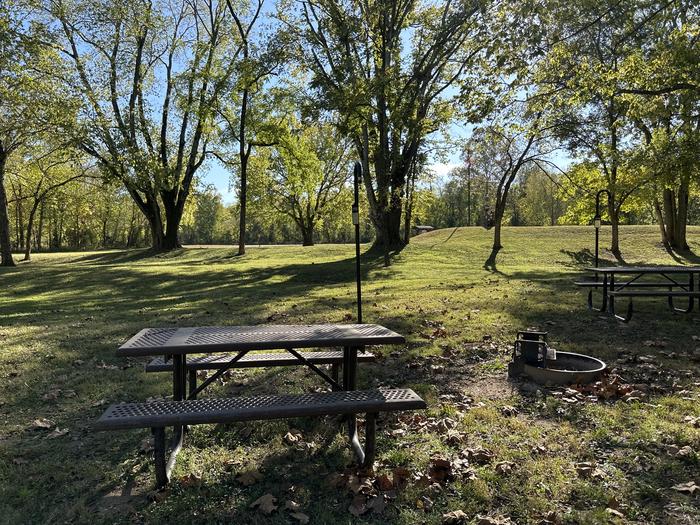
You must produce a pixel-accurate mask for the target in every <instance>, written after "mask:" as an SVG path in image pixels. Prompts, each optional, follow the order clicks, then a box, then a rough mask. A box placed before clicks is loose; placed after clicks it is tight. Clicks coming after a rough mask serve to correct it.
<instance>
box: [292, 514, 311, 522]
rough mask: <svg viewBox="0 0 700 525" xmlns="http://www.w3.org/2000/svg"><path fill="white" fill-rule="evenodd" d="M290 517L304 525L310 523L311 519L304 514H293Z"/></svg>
mask: <svg viewBox="0 0 700 525" xmlns="http://www.w3.org/2000/svg"><path fill="white" fill-rule="evenodd" d="M290 516H291V517H292V518H294V519H295V520H297V521H298V522H299V523H301V524H302V525H306V524H307V523H309V519H310V518H309V517H308V516H307V515H306V514H304V513H303V512H292V513H291V514H290Z"/></svg>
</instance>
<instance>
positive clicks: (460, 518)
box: [442, 510, 469, 525]
mask: <svg viewBox="0 0 700 525" xmlns="http://www.w3.org/2000/svg"><path fill="white" fill-rule="evenodd" d="M468 518H469V516H467V514H466V513H465V512H464V511H463V510H453V511H452V512H448V513H446V514H443V515H442V523H443V525H462V524H463V523H467V520H468Z"/></svg>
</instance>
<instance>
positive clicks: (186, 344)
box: [97, 324, 426, 486]
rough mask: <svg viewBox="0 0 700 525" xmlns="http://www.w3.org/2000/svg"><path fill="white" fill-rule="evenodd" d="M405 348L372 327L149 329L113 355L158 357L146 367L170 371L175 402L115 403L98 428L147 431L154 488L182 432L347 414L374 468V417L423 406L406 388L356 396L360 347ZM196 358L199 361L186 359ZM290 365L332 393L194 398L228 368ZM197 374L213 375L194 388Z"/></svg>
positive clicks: (359, 450)
mask: <svg viewBox="0 0 700 525" xmlns="http://www.w3.org/2000/svg"><path fill="white" fill-rule="evenodd" d="M404 342H405V339H404V337H403V336H402V335H400V334H398V333H396V332H394V331H392V330H389V329H388V328H384V327H383V326H379V325H374V324H324V325H261V326H225V327H221V326H219V327H216V326H213V327H191V328H147V329H144V330H141V331H140V332H138V333H137V334H136V335H134V336H133V337H132V338H131V339H129V340H128V341H127V342H126V343H124V344H123V345H122V346H121V347H120V348H119V349H118V350H117V355H119V356H122V357H130V356H158V357H156V359H154V360H153V361H151V362H150V363H149V364H148V365H147V366H146V371H147V372H159V371H160V372H163V371H171V372H172V376H173V399H172V401H157V402H151V403H119V404H114V405H111V406H110V407H109V408H108V409H107V410H106V412H105V413H104V414H103V415H102V417H100V419H99V421H98V422H97V426H98V428H101V429H103V430H118V429H130V428H144V427H145V428H149V427H150V428H151V429H152V431H153V435H154V455H155V463H156V481H157V484H158V486H163V485H165V484H166V483H167V482H168V481H169V478H170V473H171V471H172V468H173V466H174V464H175V457H176V456H177V454H178V452H179V451H180V449H181V447H182V445H183V440H184V436H185V430H186V426H187V425H193V424H201V423H226V422H232V421H251V420H263V419H277V418H289V417H302V416H318V415H335V414H344V415H346V417H347V422H348V430H349V438H350V445H351V448H352V449H353V451H354V452H355V455H356V456H357V459H358V461H359V462H360V463H361V464H365V465H368V464H369V465H371V463H372V462H373V460H374V449H375V432H376V430H375V428H376V427H375V417H376V415H377V413H378V412H385V411H398V410H412V409H420V408H425V406H426V404H425V402H424V401H423V400H422V399H421V398H420V397H419V396H418V395H416V393H415V392H413V391H412V390H410V389H375V390H357V389H356V383H357V365H358V362H360V361H363V360H371V359H372V358H373V357H374V356H372V355H371V354H369V353H367V352H365V351H364V347H365V346H370V345H384V344H399V343H404ZM330 347H342V352H338V351H336V352H329V351H325V352H318V351H316V352H302V351H299V349H302V348H330ZM261 350H285V351H286V352H287V354H285V353H284V352H281V353H280V352H276V353H264V354H261V353H252V352H255V351H261ZM212 352H231V355H215V356H212V355H208V354H210V353H212ZM193 354H199V355H198V357H194V358H192V359H190V360H188V356H191V355H193ZM202 354H204V355H202ZM358 355H359V356H358ZM289 365H305V366H307V367H308V368H310V369H311V370H312V371H313V372H315V373H316V374H317V375H319V376H320V377H321V378H322V379H323V380H324V381H325V382H326V383H328V384H329V385H330V386H331V387H332V391H331V392H313V393H307V394H281V395H264V396H250V397H244V396H237V397H232V398H224V399H211V398H207V399H198V395H199V394H200V393H201V392H202V391H203V390H204V389H205V388H206V387H207V386H209V385H211V384H212V383H213V382H214V381H216V380H217V379H218V378H220V377H221V376H222V375H223V374H224V373H225V372H226V371H227V370H230V369H232V368H242V367H264V366H289ZM323 365H331V366H332V367H333V368H332V372H331V375H328V374H327V373H326V372H325V371H324V370H322V369H321V368H320V366H323ZM339 365H342V374H343V377H342V381H340V380H339V379H338V366H339ZM197 370H216V371H215V372H214V373H213V374H212V375H211V376H209V377H208V378H207V379H206V380H204V381H203V382H202V383H201V384H199V385H197V380H196V378H197V376H196V372H197ZM188 374H189V381H188ZM188 382H189V392H188V391H187V390H188V388H187V386H188ZM357 413H365V414H366V417H365V447H364V449H363V447H362V446H361V445H360V442H359V437H358V433H357V420H356V414H357ZM167 426H172V427H173V435H174V437H173V441H172V446H171V453H170V456H169V457H167V454H166V445H165V432H164V429H165V427H167Z"/></svg>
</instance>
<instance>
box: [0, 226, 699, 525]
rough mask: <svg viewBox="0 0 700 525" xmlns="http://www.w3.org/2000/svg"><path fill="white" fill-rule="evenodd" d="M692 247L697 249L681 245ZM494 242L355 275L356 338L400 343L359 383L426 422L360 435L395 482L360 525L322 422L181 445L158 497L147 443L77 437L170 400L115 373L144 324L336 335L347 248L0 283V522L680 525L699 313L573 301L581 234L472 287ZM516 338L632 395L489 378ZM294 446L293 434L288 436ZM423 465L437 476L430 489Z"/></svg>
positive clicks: (467, 236)
mask: <svg viewBox="0 0 700 525" xmlns="http://www.w3.org/2000/svg"><path fill="white" fill-rule="evenodd" d="M689 237H690V240H691V246H692V247H693V248H694V249H695V250H696V251H698V252H700V242H698V241H700V228H696V227H693V228H690V230H689ZM490 240H491V238H490V232H486V231H485V230H483V229H480V228H459V229H450V230H439V231H434V232H431V233H429V234H424V235H421V236H419V237H416V238H414V239H413V240H412V242H411V244H410V245H409V246H408V247H407V248H406V249H405V250H403V251H402V252H401V253H400V254H398V255H396V257H395V262H394V264H393V265H392V266H391V267H390V268H384V267H383V266H382V259H381V257H380V256H377V255H374V254H372V253H369V252H366V253H365V254H364V255H363V279H364V294H365V295H364V302H363V303H364V308H365V321H366V322H376V323H380V324H384V325H386V326H388V327H390V328H392V329H395V330H397V331H399V332H401V333H403V334H405V335H406V336H407V338H408V340H409V343H408V344H407V345H405V346H403V347H399V348H389V347H386V348H379V349H377V353H378V354H379V356H380V359H379V360H378V361H377V362H376V363H373V364H370V365H367V366H365V365H363V366H362V367H361V371H360V378H359V381H360V386H366V387H372V386H377V385H391V386H408V387H411V388H414V389H415V390H416V391H418V392H419V393H420V394H422V395H423V396H425V398H426V399H427V400H428V401H429V405H430V409H429V411H428V412H426V413H425V414H422V415H419V416H418V417H417V418H414V419H406V418H402V419H399V418H397V417H396V416H388V417H385V418H383V419H382V420H381V421H380V425H379V434H378V462H377V465H376V468H375V471H376V472H375V476H376V477H381V476H382V475H383V474H387V475H388V476H389V477H391V475H392V472H394V471H395V469H397V468H399V467H403V468H405V469H407V470H408V471H409V472H410V479H409V481H408V483H407V486H406V487H404V488H402V489H401V490H398V491H396V493H395V494H394V493H390V494H389V495H390V496H392V497H391V498H390V499H388V500H387V501H388V506H387V508H386V509H385V510H384V511H383V512H382V513H377V512H376V511H368V512H366V513H365V514H363V516H362V517H361V518H355V517H354V516H353V515H352V514H351V513H350V512H349V511H348V507H349V506H350V505H351V503H352V501H353V492H352V490H350V489H348V488H346V487H336V486H335V485H333V484H331V483H329V481H328V480H329V477H332V476H333V474H334V473H342V472H344V469H345V468H346V467H347V466H349V465H350V463H351V456H350V453H349V451H348V450H347V448H346V446H345V438H344V436H343V433H342V432H341V431H340V428H341V427H340V426H339V425H338V424H337V422H335V421H332V420H328V419H326V420H321V419H311V420H306V419H302V420H292V421H275V422H265V423H255V424H236V425H227V426H226V427H215V426H208V427H197V428H195V429H194V430H193V431H192V432H191V433H190V434H189V435H188V441H187V445H186V447H185V449H184V451H183V453H181V455H180V457H179V459H178V465H177V468H176V471H175V481H174V483H172V486H171V488H170V489H169V490H168V491H167V492H166V493H162V494H155V495H154V494H151V493H150V491H151V488H152V483H153V472H152V462H151V460H150V457H149V453H148V450H147V449H148V447H147V441H148V439H147V438H148V437H149V432H148V431H146V430H144V431H129V432H121V433H95V432H92V431H91V429H90V424H91V422H92V421H94V420H95V419H96V418H97V417H98V416H99V414H100V413H101V411H102V410H103V409H104V406H105V404H107V403H111V402H117V401H131V400H134V401H136V400H144V399H146V398H148V397H157V396H163V395H167V393H168V392H169V391H170V386H169V378H168V377H167V376H163V375H158V374H149V375H148V376H147V375H146V374H145V373H144V372H143V368H142V361H139V360H136V359H134V360H128V361H123V360H120V359H118V358H116V356H115V355H114V351H115V349H116V348H117V347H118V346H119V345H120V344H121V343H122V342H123V341H124V340H126V339H127V338H128V337H129V336H131V335H132V334H134V333H135V332H136V331H137V330H139V329H141V328H143V327H147V326H170V325H179V326H193V325H213V324H260V323H271V322H275V323H317V322H347V321H348V320H349V319H351V318H352V316H353V315H354V312H355V310H354V299H355V292H354V273H353V272H354V270H353V268H354V267H353V259H352V257H353V253H354V250H353V247H352V246H349V245H324V246H316V247H310V248H304V247H300V246H294V247H274V248H255V247H252V248H251V249H250V252H249V254H248V255H246V256H245V257H242V258H239V257H236V256H235V255H234V254H235V251H234V249H226V248H212V249H207V248H204V249H185V250H180V251H177V252H174V253H170V254H166V255H159V256H152V255H150V254H149V253H147V252H144V251H138V250H136V251H126V252H124V251H106V252H93V253H62V254H38V255H36V256H35V261H32V262H31V263H28V264H20V265H19V266H18V267H17V268H15V269H9V270H8V269H0V345H2V352H1V353H0V378H2V379H3V382H2V396H1V397H0V421H2V425H0V522H3V521H4V522H7V523H42V522H63V521H69V522H78V523H85V522H98V523H99V522H105V523H112V522H141V521H145V522H152V523H162V522H169V523H174V522H182V523H200V522H201V523H210V522H234V523H293V522H295V521H294V519H293V518H292V517H291V514H290V511H288V510H287V511H285V510H283V508H282V507H283V506H284V503H285V501H287V500H293V501H295V502H296V503H298V504H299V505H300V508H301V510H302V512H304V513H305V514H307V515H308V516H310V517H311V521H310V522H311V523H351V522H354V521H355V520H356V519H357V520H359V521H360V522H363V521H366V522H369V523H404V524H413V523H423V522H425V523H441V522H442V516H443V514H445V513H447V512H449V511H452V510H457V509H460V510H463V511H464V512H465V513H466V514H467V515H468V516H469V518H470V519H474V520H476V516H477V515H481V516H492V517H494V518H499V517H510V518H511V519H512V521H513V522H514V523H605V522H608V521H613V522H615V521H617V522H620V523H697V522H698V520H700V503H699V502H698V497H697V495H696V496H694V497H693V496H689V495H686V494H683V493H682V492H679V491H677V490H674V489H672V487H673V486H674V485H677V484H679V483H686V482H689V481H695V482H697V483H700V478H699V477H698V471H699V466H700V459H699V456H698V451H700V429H698V428H697V426H696V425H697V423H696V422H698V421H700V419H693V418H700V404H699V403H698V398H699V396H700V383H698V379H697V377H698V371H700V366H699V363H698V359H697V355H698V353H697V350H696V345H697V343H696V338H697V337H698V336H700V330H699V329H698V319H699V318H700V312H696V313H694V314H691V315H675V314H672V313H671V312H669V311H668V309H667V308H666V307H665V305H664V304H663V303H662V301H661V300H656V301H654V300H650V301H645V302H640V304H639V305H638V306H637V304H636V303H635V318H634V319H633V320H632V322H631V323H629V324H628V325H622V324H620V323H618V322H616V321H615V320H613V319H611V318H609V317H607V316H601V315H596V314H593V313H591V312H589V311H588V310H587V309H586V306H585V295H584V293H583V292H582V291H580V290H578V289H576V287H575V286H573V285H572V281H573V280H574V279H575V278H576V277H577V276H578V275H580V274H581V273H582V269H583V268H585V267H586V266H590V265H592V251H593V230H592V228H584V227H557V228H507V229H506V230H505V231H504V244H505V249H504V250H503V251H502V252H501V253H500V254H499V258H498V265H497V271H487V270H485V269H484V268H483V264H484V261H485V260H486V258H487V256H488V254H489V251H490ZM608 242H609V240H608V238H607V237H606V236H605V235H603V236H602V239H601V247H604V246H606V245H607V244H608ZM621 243H622V252H623V256H624V258H625V262H626V263H628V264H638V263H646V264H689V263H695V261H686V260H674V258H672V257H671V256H670V255H669V254H667V253H666V252H665V251H664V250H663V249H662V247H661V246H660V245H659V243H658V231H657V229H656V228H655V227H625V228H622V230H621ZM601 257H602V264H606V263H612V262H614V261H613V260H612V259H611V257H610V255H609V254H608V253H607V252H606V251H602V252H601ZM526 327H534V328H540V329H544V330H548V331H549V332H550V342H551V343H552V344H553V346H555V347H557V348H558V349H560V350H568V351H574V352H583V353H589V354H592V355H595V356H597V357H600V358H602V359H604V360H606V361H607V362H608V363H609V364H610V365H611V366H612V367H614V368H615V369H616V373H618V374H619V375H620V377H621V378H622V379H624V381H625V382H626V383H629V384H636V385H637V387H635V388H639V389H642V390H643V394H644V395H643V396H642V397H641V399H640V400H639V401H632V402H626V401H623V400H619V399H612V400H610V401H598V402H595V403H593V402H588V401H586V400H584V399H576V398H575V396H574V398H572V395H573V394H571V393H570V394H566V393H563V394H562V393H561V392H550V391H546V390H539V391H537V389H536V388H534V387H532V385H527V384H525V385H523V384H519V383H512V382H509V381H507V378H506V371H505V370H506V363H507V361H508V359H509V353H510V351H511V345H512V341H513V339H514V338H515V332H516V331H517V330H519V329H523V328H526ZM319 386H321V385H320V383H319V382H318V381H317V380H316V379H315V378H314V377H310V376H309V375H308V374H307V373H305V372H304V371H303V370H291V369H267V370H257V371H245V372H243V371H237V372H235V373H233V374H232V376H231V378H230V379H229V380H228V381H227V382H226V383H225V384H222V385H218V386H217V387H216V388H215V389H214V390H215V392H214V393H218V394H221V395H224V394H228V395H236V394H244V395H245V394H249V393H261V392H273V391H293V392H302V391H305V390H310V389H313V388H316V387H319ZM216 391H218V392H216ZM42 418H43V419H46V420H49V422H50V425H49V428H40V427H41V426H42V425H41V424H37V420H42ZM290 431H294V432H296V431H298V432H299V433H300V435H301V438H300V439H299V440H298V441H296V442H292V443H290V440H289V439H287V440H285V438H284V436H285V435H286V434H287V433H288V432H290ZM292 441H293V440H292ZM538 447H539V448H538ZM683 447H690V448H689V449H687V448H686V449H683ZM480 449H485V450H488V451H489V452H490V453H491V454H493V457H488V456H489V455H488V454H485V455H484V454H481V456H480V455H479V454H478V452H479V450H480ZM681 449H682V450H684V451H685V452H683V453H679V450H681ZM470 450H471V452H469V451H470ZM475 451H476V452H475ZM436 457H439V458H441V459H445V460H447V461H448V462H450V463H451V465H452V468H453V471H452V472H451V473H450V474H451V475H450V476H449V478H448V480H447V481H446V482H444V483H442V484H436V485H433V486H426V483H425V480H426V479H428V480H429V479H430V473H431V464H433V473H434V463H435V461H434V459H433V460H432V463H431V458H436ZM465 458H467V460H466V461H463V460H464V459H465ZM586 463H588V464H590V466H591V469H589V470H586V467H585V465H583V466H582V464H586ZM251 468H256V469H258V470H259V471H260V472H261V474H262V479H261V480H260V481H258V482H257V483H255V484H253V485H251V486H244V485H243V484H241V483H240V482H239V481H237V476H238V475H239V474H240V473H241V472H245V471H246V470H249V469H251ZM399 472H402V471H399ZM191 474H195V475H196V476H192V475H191ZM372 479H374V478H372ZM432 481H435V478H434V479H433V480H432ZM443 481H444V480H443ZM267 493H269V494H272V495H273V496H275V497H276V498H277V499H278V505H279V507H280V508H279V509H278V510H276V511H275V512H273V513H272V514H271V515H270V516H266V515H263V514H262V513H260V512H259V511H257V510H254V509H251V508H250V505H251V503H252V502H254V501H255V500H256V499H257V498H259V497H260V496H262V495H263V494H267ZM696 494H697V493H696ZM543 520H549V521H543ZM468 522H469V521H468ZM474 522H476V521H474Z"/></svg>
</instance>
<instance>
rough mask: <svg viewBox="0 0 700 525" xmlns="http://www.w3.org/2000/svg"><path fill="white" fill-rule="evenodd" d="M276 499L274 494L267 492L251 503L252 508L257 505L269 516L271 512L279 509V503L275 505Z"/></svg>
mask: <svg viewBox="0 0 700 525" xmlns="http://www.w3.org/2000/svg"><path fill="white" fill-rule="evenodd" d="M276 501H277V498H276V497H274V496H273V495H272V494H265V495H263V496H260V497H259V498H258V499H256V500H255V501H254V502H253V503H251V504H250V508H251V509H254V508H255V507H257V508H258V510H259V511H260V512H262V513H263V514H267V515H268V516H269V515H270V514H272V512H273V511H275V510H276V509H277V505H275V502H276Z"/></svg>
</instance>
